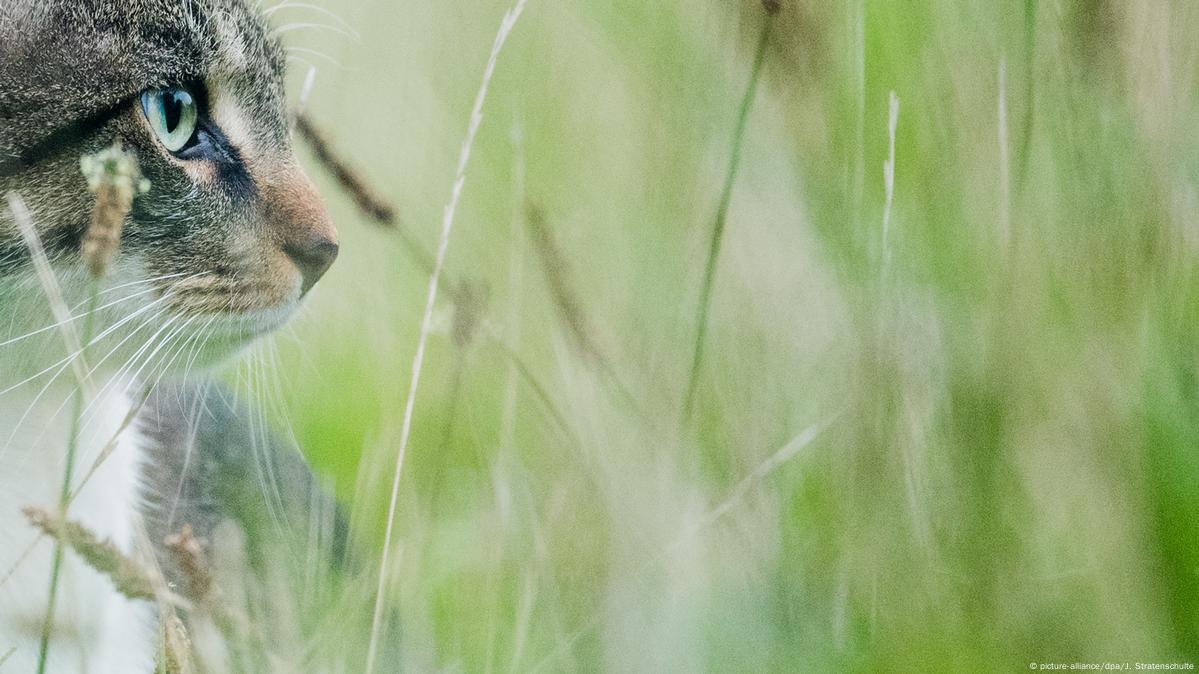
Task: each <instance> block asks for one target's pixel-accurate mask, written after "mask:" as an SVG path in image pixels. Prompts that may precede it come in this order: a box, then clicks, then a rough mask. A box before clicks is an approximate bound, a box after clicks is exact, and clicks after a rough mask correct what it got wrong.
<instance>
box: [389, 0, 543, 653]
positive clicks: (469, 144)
mask: <svg viewBox="0 0 1199 674" xmlns="http://www.w3.org/2000/svg"><path fill="white" fill-rule="evenodd" d="M526 3H527V0H517V1H516V4H515V5H514V6H513V8H512V9H511V10H510V11H509V12H508V13H507V14H505V15H504V19H503V21H502V22H501V23H500V29H499V32H498V33H496V36H495V42H494V44H493V45H492V47H491V55H490V56H489V57H488V60H487V67H486V68H485V69H484V71H483V82H482V84H480V85H479V91H478V94H477V95H476V96H475V103H474V107H473V109H472V110H471V116H470V123H469V125H468V127H467V132H466V139H465V140H463V141H462V150H461V152H460V153H459V156H458V171H457V177H456V178H455V180H454V186H453V188H452V190H451V192H450V201H449V203H448V204H447V205H446V208H445V213H444V216H443V218H442V224H441V238H440V241H439V242H438V246H437V256H436V258H435V261H434V266H433V273H432V275H431V276H430V278H429V290H428V295H427V298H426V300H425V313H424V317H423V318H422V319H421V330H420V338H419V339H418V340H417V345H416V354H415V355H414V356H413V359H412V379H411V381H410V382H409V386H408V401H407V403H406V404H405V406H404V422H403V425H402V427H401V430H400V449H399V452H398V454H397V455H396V466H395V475H394V477H393V478H392V486H391V502H390V504H389V505H388V509H387V531H386V533H385V534H384V537H383V555H382V560H381V561H380V564H379V585H378V587H377V588H376V591H375V612H374V618H373V619H372V621H371V639H370V646H369V648H368V650H367V658H366V673H367V674H372V673H373V672H374V671H375V663H376V659H377V658H378V650H379V638H380V636H381V634H382V628H383V605H384V600H385V595H386V594H387V580H388V571H390V568H389V567H390V560H391V541H392V537H393V536H394V533H395V516H396V509H397V505H398V503H399V496H400V480H401V478H402V476H403V471H404V456H405V454H406V453H407V451H408V441H409V438H410V437H411V433H412V418H413V410H414V407H415V405H416V393H417V390H418V388H419V386H420V378H421V370H422V368H423V366H424V361H425V347H426V345H427V344H428V341H429V333H430V332H431V330H432V325H433V308H434V306H435V305H436V303H437V291H438V289H439V287H440V284H441V273H442V270H443V269H444V268H445V259H446V254H447V253H448V252H449V246H450V234H451V233H452V232H453V229H454V216H455V214H456V213H457V210H458V203H459V201H460V200H461V198H462V188H463V186H464V185H465V183H466V167H467V166H468V165H469V163H470V156H471V150H472V149H473V148H474V144H475V138H476V136H477V135H478V133H479V126H480V125H481V124H482V123H483V104H484V102H486V100H487V87H488V84H490V83H491V78H492V76H493V75H494V74H495V68H496V63H497V62H498V60H499V55H500V51H501V50H502V49H503V47H504V43H505V42H507V40H508V36H509V35H510V34H511V33H512V28H513V26H515V25H516V22H517V20H518V19H519V18H520V15H521V14H522V13H524V9H525V4H526Z"/></svg>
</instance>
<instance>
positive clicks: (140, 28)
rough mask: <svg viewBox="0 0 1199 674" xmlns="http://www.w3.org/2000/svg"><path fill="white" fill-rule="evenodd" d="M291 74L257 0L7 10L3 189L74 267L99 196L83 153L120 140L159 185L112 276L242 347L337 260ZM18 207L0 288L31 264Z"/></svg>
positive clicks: (3, 21) (0, 58)
mask: <svg viewBox="0 0 1199 674" xmlns="http://www.w3.org/2000/svg"><path fill="white" fill-rule="evenodd" d="M285 64H286V58H285V55H284V51H283V49H282V48H281V47H280V45H279V44H278V43H277V41H276V40H275V39H274V38H273V37H272V35H271V33H270V29H269V28H268V27H267V25H266V23H265V21H264V20H263V18H262V17H261V16H260V15H259V14H258V13H257V11H256V10H255V9H253V8H252V7H251V6H250V4H249V3H247V2H245V1H244V0H52V1H47V0H0V192H11V193H15V194H18V195H20V196H21V198H22V199H24V201H25V202H26V203H27V204H28V205H29V207H30V210H31V211H32V215H33V223H34V225H35V228H36V229H37V231H38V232H39V234H40V237H41V239H42V240H43V242H44V244H45V246H46V249H47V251H48V252H49V253H50V255H51V257H53V258H54V259H55V260H56V262H57V265H56V266H58V267H60V268H66V267H69V266H70V265H72V264H76V263H77V260H78V254H79V248H80V240H81V237H82V235H83V232H84V230H85V228H86V227H87V224H88V222H89V219H90V216H91V211H92V208H93V203H94V199H93V197H92V195H91V194H90V193H89V191H88V189H87V183H86V180H85V179H84V176H83V175H82V173H81V171H80V169H79V164H80V158H81V157H82V156H84V155H88V154H90V153H94V152H97V151H99V150H102V149H104V148H106V147H109V146H111V145H112V144H113V143H114V141H117V142H120V143H123V145H124V147H125V148H126V150H128V151H131V152H133V153H134V154H135V155H136V157H137V159H138V162H139V164H140V168H141V171H142V173H143V175H144V176H145V178H147V179H148V180H149V183H150V189H149V191H148V192H147V193H145V194H144V195H141V196H139V197H138V198H137V199H136V201H135V203H134V207H133V210H132V212H131V214H130V216H129V218H128V219H127V222H126V226H125V229H124V233H123V236H122V240H121V248H120V252H119V253H118V256H117V259H116V262H115V264H114V277H113V278H114V282H120V283H126V284H134V283H141V284H144V285H145V286H147V287H148V288H153V291H152V292H150V293H148V294H147V295H146V296H145V298H144V299H145V300H146V301H159V308H161V309H163V310H164V311H162V312H156V315H158V316H159V318H157V319H156V320H159V321H166V320H175V321H176V322H177V323H179V324H182V323H183V321H184V320H186V321H187V322H188V323H189V324H191V325H192V326H193V328H195V327H197V326H206V329H208V330H211V331H221V330H224V331H225V332H226V333H228V334H227V335H226V337H227V338H228V339H227V340H226V341H228V342H229V343H237V342H238V340H242V339H249V338H251V337H253V336H254V335H256V334H260V333H262V332H265V331H268V330H270V329H273V328H274V327H277V326H278V325H279V324H280V323H282V322H283V321H284V320H286V318H287V317H289V316H290V315H291V314H292V312H293V311H294V310H295V309H296V308H297V307H298V305H299V303H300V301H301V300H302V298H303V297H304V295H305V294H306V293H307V292H308V290H309V289H310V288H311V287H312V285H313V284H314V283H316V281H317V280H318V279H319V278H320V277H321V276H322V275H323V274H324V273H325V271H326V270H327V269H328V268H329V265H330V264H332V262H333V259H334V258H335V257H336V255H337V249H338V244H337V234H336V231H335V230H334V228H333V226H332V224H331V223H330V221H329V218H328V216H327V214H326V212H325V209H324V207H323V205H322V203H321V200H320V198H319V196H318V195H317V192H316V190H315V188H314V187H313V185H312V183H311V182H310V181H309V179H308V178H307V177H306V176H305V174H304V172H303V171H302V170H301V168H300V166H299V164H298V162H297V160H296V157H295V155H294V153H293V150H292V145H291V134H290V121H289V115H288V107H287V103H286V98H285V94H284V90H283V79H284V71H285ZM0 204H2V200H0ZM6 211H7V209H6V208H5V207H4V206H3V205H0V213H3V215H0V277H3V276H4V275H5V274H6V273H8V274H10V275H11V274H15V273H18V272H19V271H20V270H21V269H22V267H24V266H25V265H27V263H28V255H27V252H26V250H25V247H24V245H23V244H22V242H21V239H20V238H19V236H18V233H17V231H16V229H15V227H14V226H13V225H14V221H13V220H12V218H11V216H10V215H9V214H8V213H6ZM76 266H77V264H76ZM66 276H67V277H68V278H69V277H70V276H71V275H70V273H69V272H68V273H66Z"/></svg>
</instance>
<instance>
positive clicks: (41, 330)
mask: <svg viewBox="0 0 1199 674" xmlns="http://www.w3.org/2000/svg"><path fill="white" fill-rule="evenodd" d="M130 285H132V284H130ZM113 290H115V288H114V289H113ZM157 290H158V289H157V288H147V289H145V290H141V291H138V292H136V293H133V294H131V295H128V296H126V297H122V298H121V299H119V300H113V301H111V302H108V303H107V304H103V305H101V306H98V307H96V308H95V309H93V310H91V311H85V312H83V313H81V314H76V315H74V316H72V317H71V318H69V319H67V321H66V322H65V323H55V324H53V325H47V326H46V327H44V328H38V329H37V330H34V331H33V332H28V333H26V334H24V335H21V336H19V337H13V338H11V339H7V340H5V341H2V342H0V348H3V347H6V346H9V345H12V344H16V343H17V342H21V341H24V340H26V339H30V338H32V337H36V336H38V335H43V334H45V333H47V332H51V331H53V330H57V329H58V328H61V327H63V325H65V324H67V323H73V322H76V321H80V320H82V319H84V318H87V317H88V316H95V315H96V314H98V313H100V312H101V311H105V310H107V309H111V308H113V307H115V306H117V305H119V304H124V303H125V302H128V301H129V300H133V299H137V298H139V297H143V296H145V295H149V294H151V293H153V292H155V291H157ZM106 292H107V291H106ZM101 294H104V293H101Z"/></svg>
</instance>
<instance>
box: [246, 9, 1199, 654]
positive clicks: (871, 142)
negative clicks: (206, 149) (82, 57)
mask: <svg viewBox="0 0 1199 674" xmlns="http://www.w3.org/2000/svg"><path fill="white" fill-rule="evenodd" d="M509 7H510V5H509V3H508V2H506V0H501V1H492V0H480V1H477V2H471V3H450V2H441V3H430V2H411V1H409V0H387V1H383V0H346V1H345V2H338V3H332V2H326V3H324V4H323V5H322V6H321V7H316V6H308V5H303V4H301V3H283V4H282V5H281V6H280V7H279V8H278V9H276V10H272V14H271V18H272V21H273V23H274V24H275V25H276V26H278V27H280V28H282V29H284V30H286V35H285V41H286V42H287V44H288V45H289V46H290V47H291V49H290V51H289V54H290V60H291V69H292V73H291V80H292V87H291V88H292V91H293V93H294V94H295V95H296V98H297V99H298V98H299V93H300V91H301V90H302V89H303V85H304V82H305V80H306V78H307V76H308V74H309V72H310V69H315V79H313V80H312V85H311V88H310V93H309V94H308V96H307V100H306V101H305V102H304V104H303V105H304V106H305V109H306V111H307V114H308V115H309V116H310V118H311V119H312V120H313V122H314V123H316V124H317V125H319V126H320V127H321V129H323V131H324V132H325V134H326V135H327V136H328V138H329V140H330V142H331V144H332V146H333V148H335V150H336V151H337V152H338V153H339V154H341V155H342V156H344V157H345V158H346V159H347V160H348V161H349V162H350V163H351V164H352V165H353V166H354V167H355V168H356V170H357V171H358V172H359V174H360V175H361V177H362V179H363V180H364V181H365V182H366V183H368V184H369V185H370V187H371V189H373V190H374V191H375V192H376V193H377V194H378V195H379V196H380V197H381V198H382V199H384V200H385V201H387V202H388V203H390V204H392V205H394V207H395V208H396V210H397V213H398V216H397V219H396V221H395V222H393V223H392V225H391V226H382V225H380V224H379V223H378V222H376V221H374V220H372V218H370V217H368V215H367V214H365V213H364V212H363V211H362V210H361V209H359V208H358V207H357V206H356V204H355V201H354V200H353V199H352V198H351V196H350V195H349V194H348V193H347V191H346V190H345V189H344V188H343V187H342V186H341V185H340V184H339V183H338V182H337V181H336V180H334V179H333V178H332V177H331V175H330V173H329V171H327V170H326V168H325V167H324V166H323V165H322V164H321V163H320V162H319V161H317V160H316V158H315V157H314V155H313V153H312V152H311V151H310V150H309V149H305V150H304V151H303V153H302V154H303V157H304V159H305V164H306V167H307V170H308V172H309V173H310V174H311V175H312V176H313V177H314V179H316V181H317V182H318V184H319V186H320V188H321V191H322V193H323V195H324V197H325V200H326V202H327V204H328V206H329V208H330V210H331V211H332V213H333V215H334V219H335V221H336V222H337V223H338V226H339V228H340V231H341V236H342V251H343V252H342V257H341V259H340V260H339V261H338V263H337V265H335V267H334V268H333V270H332V272H331V273H330V275H329V276H328V277H327V278H326V280H325V281H323V282H322V283H321V284H320V286H318V288H317V291H316V292H315V294H314V298H313V301H312V302H311V304H310V305H309V307H308V309H307V311H306V312H305V315H304V316H303V318H302V319H300V320H299V321H298V322H296V323H295V324H294V325H293V326H292V327H291V328H289V329H288V330H286V331H285V333H284V334H282V335H279V336H277V337H275V338H274V340H273V341H272V342H271V344H270V345H269V346H268V347H266V349H265V351H260V352H259V353H265V354H267V355H269V356H270V357H269V358H268V359H267V360H268V362H267V363H266V365H268V366H269V367H267V368H266V369H264V370H263V371H262V372H264V373H265V375H264V376H263V377H259V378H258V379H261V380H263V381H270V382H271V383H270V384H263V383H262V381H258V382H257V383H256V384H252V385H253V386H254V387H256V388H257V391H256V393H257V394H258V395H259V397H260V398H261V400H262V401H263V407H264V409H266V410H268V411H269V416H270V418H271V421H272V424H273V426H274V427H275V428H276V430H277V432H280V433H291V434H294V436H295V438H296V440H297V441H298V442H299V444H300V445H301V446H302V447H303V449H304V452H305V454H306V455H307V457H308V459H309V460H310V462H311V463H312V464H313V466H314V468H315V469H316V470H317V471H318V472H319V473H320V474H321V476H322V479H324V480H325V481H326V482H327V483H328V484H329V485H330V486H331V488H332V489H333V490H334V491H335V492H336V493H337V495H338V497H339V500H340V501H341V503H342V504H343V506H344V508H345V510H346V512H347V513H350V514H352V521H353V523H354V531H355V544H354V545H355V550H356V553H357V555H358V556H359V557H360V558H361V564H362V567H363V568H364V569H365V573H366V575H367V576H368V580H369V582H367V583H365V585H364V590H363V592H362V593H361V594H362V600H361V602H360V604H361V607H362V610H363V611H364V612H365V613H366V614H367V618H368V621H369V612H370V609H371V606H372V605H373V596H374V589H375V585H374V582H375V578H376V576H377V574H378V568H379V564H380V563H381V551H382V550H383V546H384V538H385V526H386V523H387V513H388V505H389V499H390V496H391V489H392V483H393V478H394V475H395V470H396V461H397V453H398V451H399V449H400V447H401V445H402V444H405V443H404V441H403V439H402V436H403V435H404V433H403V431H404V410H405V405H406V403H407V402H408V394H409V387H410V381H411V376H412V374H413V372H412V369H413V356H414V353H415V351H416V348H417V344H418V341H419V338H420V334H421V326H422V319H423V314H424V310H425V302H426V293H427V290H428V283H429V272H430V269H429V268H428V266H427V262H428V260H429V256H431V255H432V254H433V253H434V252H435V251H436V248H437V245H438V242H439V235H440V232H441V229H442V223H443V213H444V209H445V208H446V205H447V203H449V202H450V200H451V193H452V188H453V185H454V181H455V176H456V170H457V164H458V160H459V153H460V148H461V146H462V143H463V139H464V137H465V136H466V133H467V129H468V123H469V121H470V116H471V109H472V105H473V104H474V101H475V98H476V95H477V93H478V90H479V86H480V83H481V81H482V76H483V73H484V68H485V66H486V64H487V61H488V56H489V53H490V52H491V49H492V45H493V42H494V40H495V35H496V31H497V29H498V28H499V26H500V23H501V19H502V17H503V15H504V13H505V11H507V10H508V9H509ZM767 23H769V24H770V25H769V27H767ZM1197 31H1199V4H1191V3H1182V2H1156V1H1154V2H1137V3H1119V2H1112V1H1109V0H1088V1H1082V0H1078V1H1074V2H1071V1H1069V0H1053V1H1038V0H1025V1H1024V2H1015V1H1013V0H1007V1H999V2H990V1H983V0H957V1H954V2H948V1H944V0H921V1H913V2H873V1H870V2H865V1H856V2H816V1H809V0H782V3H781V8H780V10H779V12H778V14H777V16H775V17H773V18H770V17H769V15H768V13H767V11H766V9H765V8H764V7H763V5H762V3H760V2H757V1H750V0H737V1H736V2H723V3H700V2H694V1H691V0H652V1H650V2H645V1H633V0H610V1H608V2H597V1H595V0H554V1H552V2H550V1H547V0H529V2H528V5H527V6H526V7H525V10H524V13H523V15H521V16H520V18H519V20H518V21H517V22H516V24H515V26H513V28H512V31H511V34H510V36H509V37H508V40H507V43H506V44H505V45H504V47H503V50H502V52H501V53H500V55H499V58H498V61H497V64H496V68H495V73H494V77H493V78H492V79H491V80H490V84H489V90H488V92H487V98H486V100H485V101H484V104H483V108H482V110H483V119H482V123H481V126H480V128H479V132H478V137H477V140H476V142H475V143H474V145H473V153H472V155H471V157H470V161H469V164H468V165H467V168H466V173H465V176H466V179H465V183H464V184H463V187H462V192H461V201H460V203H459V205H458V208H457V212H456V216H455V219H454V223H453V231H452V234H451V236H450V239H449V246H448V249H447V254H446V258H445V271H444V278H443V280H444V283H443V284H442V292H441V293H440V294H439V297H438V301H437V303H436V305H435V307H434V311H433V314H432V321H431V322H430V325H429V327H430V334H429V337H428V342H427V352H426V354H425V361H424V363H423V368H422V372H421V376H422V378H421V381H420V386H419V389H418V393H417V397H416V399H415V402H414V407H413V415H412V425H411V433H410V438H409V440H408V441H407V443H406V445H405V446H406V451H405V456H404V462H403V471H402V476H401V480H400V485H399V490H398V502H397V508H396V515H395V519H394V530H393V532H392V537H391V541H390V546H391V553H390V554H389V557H388V560H389V561H388V566H389V568H388V569H387V570H386V571H387V582H386V583H384V586H385V597H384V599H385V601H384V602H383V603H384V609H385V610H384V611H383V621H382V622H383V623H384V629H383V632H382V634H383V638H384V641H386V647H385V649H384V650H385V651H386V655H385V656H384V657H385V658H386V659H385V660H381V661H380V665H379V666H378V668H377V669H378V670H379V671H434V670H436V671H463V672H476V671H478V672H491V671H497V672H498V671H518V672H531V671H541V672H558V671H612V672H664V671H678V672H696V671H713V672H760V671H778V672H794V671H802V672H907V671H911V672H974V671H978V672H982V671H996V672H1016V671H1028V670H1029V663H1034V664H1039V663H1074V662H1082V663H1104V662H1110V663H1117V664H1120V665H1124V664H1125V663H1128V665H1129V667H1130V668H1131V667H1132V666H1133V663H1137V662H1146V663H1169V662H1180V663H1185V662H1194V661H1195V659H1196V658H1199V530H1197V527H1199V360H1197V356H1199V134H1197V133H1196V132H1195V130H1196V128H1199V125H1197V120H1199V89H1197V83H1199V42H1197V41H1196V39H1195V35H1196V34H1197ZM764 35H765V44H764V47H762V40H763V36H764ZM760 48H761V51H759V50H760ZM759 53H760V54H761V69H760V73H759V74H760V77H759V78H757V80H756V85H755V86H754V87H752V89H751V79H753V74H754V70H755V68H754V66H755V60H756V58H757V57H758V55H759ZM747 91H749V92H751V95H750V97H749V103H750V104H749V107H748V108H745V107H744V105H745V99H746V94H747ZM297 105H299V102H298V100H297ZM743 109H744V110H745V112H746V116H745V118H744V125H743V127H742V126H741V125H740V124H739V122H740V115H741V113H742V111H743ZM739 129H743V130H742V131H739ZM297 142H298V143H299V141H297ZM734 165H736V166H735V167H734ZM726 184H727V185H730V186H731V187H730V189H729V191H728V192H727V195H726ZM726 196H727V199H726V198H725V197H726ZM718 222H720V223H722V225H723V227H722V232H721V236H720V245H719V251H718V255H717V256H716V257H715V261H714V264H710V260H711V259H712V257H711V252H712V250H713V248H712V239H713V233H714V230H715V228H716V227H717V223H718ZM709 272H710V273H711V285H710V296H709V297H708V298H707V301H706V302H705V291H704V288H705V283H706V279H707V278H708V275H709ZM704 306H708V309H707V311H706V321H705V320H704V319H701V315H704V314H705V312H704V310H703V309H702V307H704ZM701 323H704V324H705V325H706V327H705V328H704V334H703V339H702V340H700V341H701V342H702V344H703V350H702V354H701V357H700V358H699V359H696V357H695V350H696V344H697V334H698V333H699V332H700V330H701ZM697 362H698V366H696V363H697ZM243 373H244V368H243ZM693 380H694V381H693ZM692 387H693V391H694V392H693V395H689V391H690V390H692ZM367 586H369V587H367ZM366 641H367V635H364V634H361V633H355V634H354V635H353V636H352V637H348V638H342V645H343V646H344V648H345V649H346V651H347V652H350V651H352V652H353V654H352V655H350V656H348V658H349V659H348V660H347V661H349V662H359V661H360V660H361V658H362V655H361V654H360V653H359V651H360V650H364V649H365V646H366ZM359 642H361V648H360V645H359ZM357 667H358V665H354V666H353V668H357Z"/></svg>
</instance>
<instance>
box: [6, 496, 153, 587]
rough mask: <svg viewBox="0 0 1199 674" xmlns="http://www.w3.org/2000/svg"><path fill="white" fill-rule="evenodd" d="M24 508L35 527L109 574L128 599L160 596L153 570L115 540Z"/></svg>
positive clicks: (40, 510)
mask: <svg viewBox="0 0 1199 674" xmlns="http://www.w3.org/2000/svg"><path fill="white" fill-rule="evenodd" d="M21 512H23V513H24V514H25V518H26V519H27V520H29V523H30V524H32V525H33V526H34V528H36V529H38V530H39V531H41V532H42V533H44V534H46V535H47V536H50V537H51V538H53V539H54V540H56V541H58V543H59V544H61V545H63V546H65V547H68V548H70V549H72V550H74V551H75V553H76V554H78V555H79V556H80V558H82V559H83V561H85V562H87V564H88V566H90V567H92V568H93V569H95V570H97V571H99V572H100V573H103V574H104V575H106V576H108V577H109V579H110V580H112V583H113V585H114V586H115V587H116V590H117V592H120V593H121V594H123V595H124V596H126V597H128V598H129V599H143V600H153V599H154V598H155V597H156V596H157V595H156V594H155V592H154V582H153V580H151V575H150V572H149V571H147V570H146V568H145V567H143V566H142V565H141V564H139V563H138V562H136V561H134V560H132V559H130V558H129V557H128V556H126V555H125V553H123V552H121V551H120V550H118V549H117V547H116V546H115V545H113V544H112V541H108V540H100V539H99V537H97V536H96V534H95V533H93V532H92V531H91V530H90V529H88V528H87V527H85V526H83V525H82V524H79V523H78V522H72V521H70V520H67V519H60V518H56V517H54V516H52V515H51V514H50V513H49V512H47V511H46V510H44V509H42V508H39V507H36V506H27V507H25V508H23V509H22V511H21Z"/></svg>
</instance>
